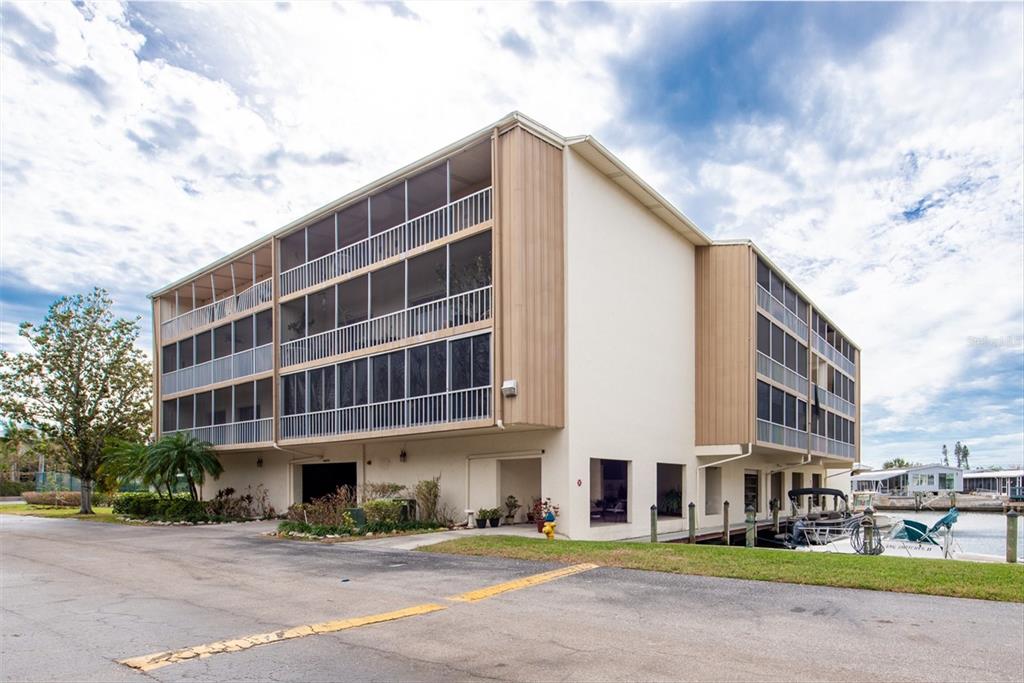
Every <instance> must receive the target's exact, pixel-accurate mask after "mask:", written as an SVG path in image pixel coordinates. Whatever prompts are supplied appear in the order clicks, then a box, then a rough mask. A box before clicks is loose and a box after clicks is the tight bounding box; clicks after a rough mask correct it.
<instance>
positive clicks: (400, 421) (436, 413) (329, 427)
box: [281, 386, 492, 439]
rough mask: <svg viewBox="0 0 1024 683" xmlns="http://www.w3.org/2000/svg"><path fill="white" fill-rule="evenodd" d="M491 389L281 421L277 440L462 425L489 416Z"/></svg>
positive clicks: (301, 416) (287, 416)
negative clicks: (454, 424)
mask: <svg viewBox="0 0 1024 683" xmlns="http://www.w3.org/2000/svg"><path fill="white" fill-rule="evenodd" d="M491 414H492V405H491V387H489V386H488V387H475V388H472V389H459V390H457V391H447V392H442V393H438V394H430V395H428V396H414V397H410V398H402V399H397V400H394V401H384V402H381V403H370V404H367V405H361V406H351V407H348V408H336V409H334V410H323V411H320V412H316V413H303V414H301V415H286V416H284V417H282V418H281V438H282V439H301V438H307V437H315V436H330V435H336V434H352V433H356V432H376V431H383V430H388V429H401V428H405V427H422V426H426V425H436V424H448V423H457V422H466V421H469V420H482V419H487V418H489V417H491Z"/></svg>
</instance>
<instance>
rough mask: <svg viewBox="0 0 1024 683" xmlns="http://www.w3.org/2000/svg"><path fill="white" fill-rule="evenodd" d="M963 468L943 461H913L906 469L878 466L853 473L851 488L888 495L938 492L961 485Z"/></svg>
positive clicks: (959, 488) (950, 489)
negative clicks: (880, 467)
mask: <svg viewBox="0 0 1024 683" xmlns="http://www.w3.org/2000/svg"><path fill="white" fill-rule="evenodd" d="M963 476H964V475H963V470H961V469H960V468H959V467H947V466H946V465H917V466H915V467H910V468H908V469H891V470H879V471H877V472H865V473H864V474H858V475H855V476H853V477H852V478H851V479H852V480H853V490H854V491H855V492H856V491H871V492H873V493H882V494H886V495H890V496H912V495H914V494H915V493H942V492H945V491H960V490H962V488H963Z"/></svg>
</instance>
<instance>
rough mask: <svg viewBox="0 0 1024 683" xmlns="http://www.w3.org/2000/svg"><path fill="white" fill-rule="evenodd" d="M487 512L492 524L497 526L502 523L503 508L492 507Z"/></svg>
mask: <svg viewBox="0 0 1024 683" xmlns="http://www.w3.org/2000/svg"><path fill="white" fill-rule="evenodd" d="M487 513H488V514H487V519H488V520H489V521H490V523H491V526H492V527H494V528H497V526H498V525H499V524H501V510H499V509H498V508H491V509H490V510H488V511H487Z"/></svg>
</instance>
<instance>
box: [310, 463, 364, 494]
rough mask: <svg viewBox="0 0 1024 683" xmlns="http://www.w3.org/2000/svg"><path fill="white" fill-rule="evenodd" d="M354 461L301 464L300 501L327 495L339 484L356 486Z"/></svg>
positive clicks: (335, 489)
mask: <svg viewBox="0 0 1024 683" xmlns="http://www.w3.org/2000/svg"><path fill="white" fill-rule="evenodd" d="M356 484H357V478H356V463H354V462H325V463H314V464H308V465H303V466H302V502H303V503H309V502H310V501H312V500H313V499H314V498H323V497H324V496H329V495H331V494H332V493H334V492H335V491H337V490H338V488H339V487H341V486H350V487H352V489H353V490H354V489H355V488H356Z"/></svg>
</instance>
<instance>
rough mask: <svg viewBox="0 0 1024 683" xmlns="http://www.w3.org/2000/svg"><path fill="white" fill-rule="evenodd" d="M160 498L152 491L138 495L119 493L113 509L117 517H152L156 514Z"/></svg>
mask: <svg viewBox="0 0 1024 683" xmlns="http://www.w3.org/2000/svg"><path fill="white" fill-rule="evenodd" d="M160 500H161V499H160V496H158V495H156V494H155V493H152V492H150V491H139V492H138V493H119V494H117V495H116V496H114V500H113V502H112V504H111V507H112V508H113V509H114V514H115V515H127V516H128V517H152V516H153V515H155V514H156V509H157V504H158V503H159V502H160Z"/></svg>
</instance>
